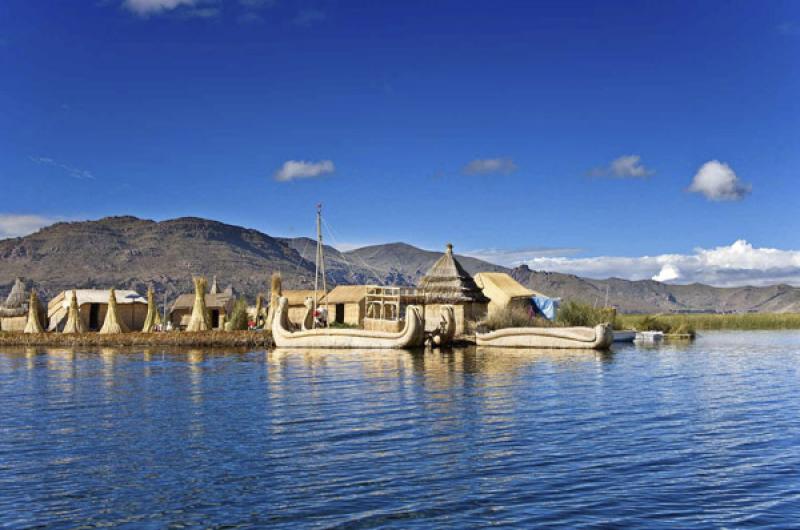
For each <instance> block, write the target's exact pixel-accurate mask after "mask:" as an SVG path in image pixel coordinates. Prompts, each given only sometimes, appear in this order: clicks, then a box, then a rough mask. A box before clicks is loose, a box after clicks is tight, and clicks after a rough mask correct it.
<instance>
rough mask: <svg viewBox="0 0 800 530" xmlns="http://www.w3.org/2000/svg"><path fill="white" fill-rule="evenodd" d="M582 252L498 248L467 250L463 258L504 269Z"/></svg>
mask: <svg viewBox="0 0 800 530" xmlns="http://www.w3.org/2000/svg"><path fill="white" fill-rule="evenodd" d="M581 251H582V249H579V248H568V247H567V248H548V247H533V248H519V249H500V248H483V249H477V250H468V251H465V252H463V254H464V255H465V256H470V257H472V258H477V259H480V260H483V261H488V262H489V263H493V264H495V265H503V266H505V267H516V266H517V265H521V264H522V263H526V262H527V261H528V260H531V259H533V258H541V257H564V256H572V255H574V254H578V253H580V252H581Z"/></svg>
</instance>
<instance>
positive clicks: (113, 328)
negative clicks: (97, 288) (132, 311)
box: [98, 289, 128, 335]
mask: <svg viewBox="0 0 800 530" xmlns="http://www.w3.org/2000/svg"><path fill="white" fill-rule="evenodd" d="M127 332H128V329H127V328H126V327H125V324H124V323H123V322H122V321H121V320H120V318H119V315H118V314H117V294H116V292H115V291H114V289H111V290H110V291H109V292H108V309H107V310H106V319H105V320H104V321H103V327H102V328H100V331H99V332H98V333H100V334H101V335H110V334H112V333H127Z"/></svg>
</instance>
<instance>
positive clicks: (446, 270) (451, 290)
mask: <svg viewBox="0 0 800 530" xmlns="http://www.w3.org/2000/svg"><path fill="white" fill-rule="evenodd" d="M419 290H420V291H422V292H424V295H425V303H433V304H463V303H466V302H481V303H488V302H489V299H488V298H486V296H484V294H483V292H482V291H481V290H480V288H478V286H477V285H476V284H475V280H474V279H473V278H472V276H470V274H469V273H468V272H467V271H466V270H465V269H464V267H462V266H461V264H460V263H459V262H458V260H457V259H456V258H455V256H453V245H451V244H450V243H448V244H447V250H445V253H444V255H443V256H442V257H441V258H439V259H438V260H437V261H436V263H434V264H433V267H431V269H430V270H429V271H428V274H426V275H425V276H424V277H423V278H422V280H420V282H419Z"/></svg>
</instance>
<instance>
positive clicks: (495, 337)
mask: <svg viewBox="0 0 800 530" xmlns="http://www.w3.org/2000/svg"><path fill="white" fill-rule="evenodd" d="M476 341H477V344H478V346H496V347H501V348H552V349H567V348H570V349H594V350H605V349H608V348H609V347H610V346H611V343H612V342H613V341H614V333H613V332H612V330H611V325H610V324H599V325H597V326H595V327H593V328H590V327H572V328H535V327H528V328H506V329H498V330H496V331H492V332H489V333H478V334H477V336H476Z"/></svg>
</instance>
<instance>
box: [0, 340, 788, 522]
mask: <svg viewBox="0 0 800 530" xmlns="http://www.w3.org/2000/svg"><path fill="white" fill-rule="evenodd" d="M799 366H800V333H797V332H763V333H742V332H736V333H707V334H705V335H704V336H703V337H701V338H700V339H699V340H698V341H697V342H695V343H694V344H692V345H676V346H662V347H658V348H655V349H645V348H637V347H634V346H626V347H622V348H618V349H617V351H616V352H614V353H609V354H598V353H591V352H586V353H585V352H575V353H555V352H516V353H506V352H501V351H486V350H481V349H478V350H475V349H467V350H455V351H452V352H448V353H438V352H434V353H431V352H415V353H410V352H288V353H281V352H271V353H266V352H263V351H256V352H224V351H188V352H186V351H184V352H163V351H160V350H151V351H142V350H141V349H140V350H129V351H127V350H126V351H116V350H100V351H83V350H79V351H72V350H57V349H45V350H22V349H19V350H6V351H0V526H7V527H14V528H23V527H32V526H39V527H53V528H59V527H64V528H67V527H69V528H72V527H83V528H90V527H98V526H105V527H128V528H163V527H180V526H201V527H223V526H224V527H239V526H241V527H248V526H262V527H265V526H269V527H270V528H376V527H381V528H383V527H394V528H441V527H456V528H466V527H483V526H488V525H493V526H498V527H517V528H518V527H531V526H537V525H555V526H558V525H560V526H564V527H580V526H584V527H606V528H607V527H612V528H613V527H648V528H659V527H660V528H675V527H681V528H721V527H727V528H730V527H768V526H772V527H775V528H786V527H791V526H795V527H796V526H797V524H798V522H799V521H800V368H798V367H799Z"/></svg>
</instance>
